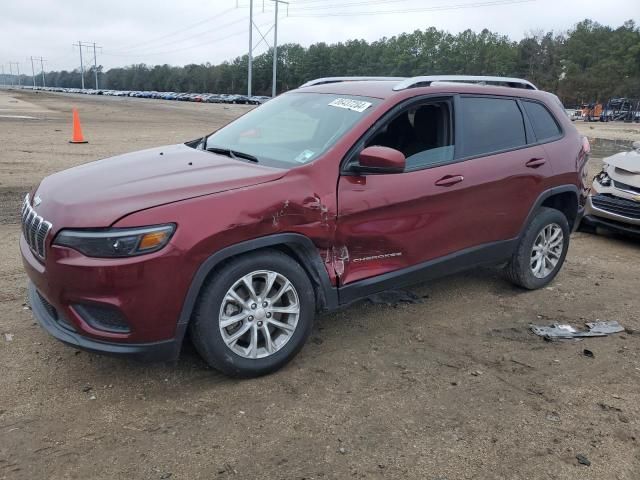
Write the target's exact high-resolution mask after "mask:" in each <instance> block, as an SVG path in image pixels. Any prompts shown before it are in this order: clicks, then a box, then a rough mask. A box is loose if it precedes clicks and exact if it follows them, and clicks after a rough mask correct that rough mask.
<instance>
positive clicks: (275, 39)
mask: <svg viewBox="0 0 640 480" xmlns="http://www.w3.org/2000/svg"><path fill="white" fill-rule="evenodd" d="M271 1H272V2H274V3H275V4H276V18H275V21H274V23H275V28H274V30H273V80H272V87H271V98H275V96H276V85H277V83H276V79H277V77H278V73H277V72H278V5H280V4H281V3H286V4H287V9H288V8H289V2H285V1H284V0H271Z"/></svg>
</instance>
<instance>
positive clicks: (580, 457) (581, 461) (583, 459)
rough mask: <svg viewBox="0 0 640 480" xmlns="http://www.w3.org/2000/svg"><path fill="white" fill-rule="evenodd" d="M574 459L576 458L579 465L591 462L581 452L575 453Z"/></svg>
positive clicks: (587, 464)
mask: <svg viewBox="0 0 640 480" xmlns="http://www.w3.org/2000/svg"><path fill="white" fill-rule="evenodd" d="M576 459H577V460H578V463H579V464H580V465H586V466H587V467H588V466H590V465H591V462H590V461H589V459H588V458H587V457H586V456H585V455H583V454H581V453H579V454H578V455H576Z"/></svg>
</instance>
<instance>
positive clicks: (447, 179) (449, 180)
mask: <svg viewBox="0 0 640 480" xmlns="http://www.w3.org/2000/svg"><path fill="white" fill-rule="evenodd" d="M463 180H464V177H463V176H462V175H445V176H444V177H442V178H441V179H440V180H438V181H436V185H437V186H438V187H450V186H451V185H455V184H456V183H460V182H461V181H463Z"/></svg>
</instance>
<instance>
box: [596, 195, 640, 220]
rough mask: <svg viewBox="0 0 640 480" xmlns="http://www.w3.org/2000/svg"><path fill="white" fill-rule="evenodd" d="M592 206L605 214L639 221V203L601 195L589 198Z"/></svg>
mask: <svg viewBox="0 0 640 480" xmlns="http://www.w3.org/2000/svg"><path fill="white" fill-rule="evenodd" d="M591 202H592V203H593V206H594V207H596V208H599V209H600V210H604V211H605V212H609V213H613V214H615V215H621V216H623V217H627V218H633V219H635V220H640V202H634V201H633V200H627V199H625V198H620V197H614V196H613V195H608V194H604V193H601V194H599V195H594V196H593V197H591Z"/></svg>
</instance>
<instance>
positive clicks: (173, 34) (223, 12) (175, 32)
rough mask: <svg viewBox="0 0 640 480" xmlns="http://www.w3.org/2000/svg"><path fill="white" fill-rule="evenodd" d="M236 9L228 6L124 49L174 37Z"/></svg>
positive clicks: (135, 47)
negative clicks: (184, 25)
mask: <svg viewBox="0 0 640 480" xmlns="http://www.w3.org/2000/svg"><path fill="white" fill-rule="evenodd" d="M234 10H235V8H228V9H226V10H224V11H222V12H220V13H218V14H216V15H213V16H212V17H208V18H205V19H203V20H200V21H198V22H196V23H192V24H191V25H187V26H186V27H183V28H180V29H178V30H174V31H173V32H171V33H167V34H165V35H160V36H159V37H155V38H152V39H150V40H145V41H143V42H140V43H138V44H137V45H136V46H133V47H124V48H123V49H124V50H135V49H138V48H141V47H142V46H144V45H148V44H150V43H155V42H157V41H158V40H164V39H165V38H169V37H173V36H175V35H179V34H180V33H182V32H185V31H187V30H191V29H193V28H195V27H198V26H200V25H202V24H204V23H208V22H210V21H212V20H215V19H217V18H220V17H222V16H224V15H227V14H228V13H231V12H232V11H234ZM178 41H182V40H178ZM157 46H158V45H156V46H155V47H157ZM155 47H153V48H155ZM121 48H122V47H121Z"/></svg>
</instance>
